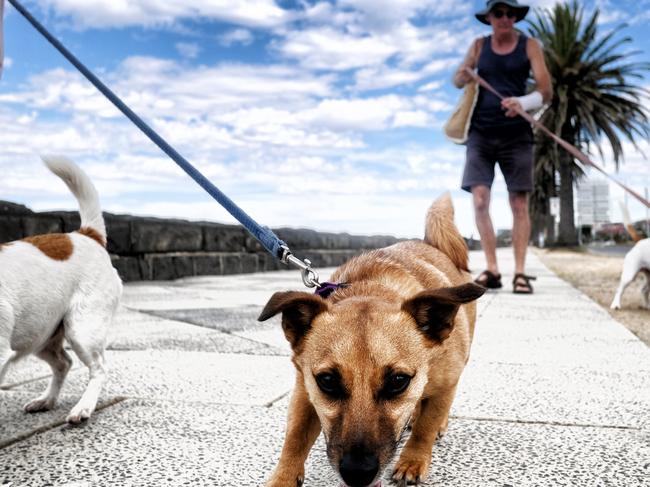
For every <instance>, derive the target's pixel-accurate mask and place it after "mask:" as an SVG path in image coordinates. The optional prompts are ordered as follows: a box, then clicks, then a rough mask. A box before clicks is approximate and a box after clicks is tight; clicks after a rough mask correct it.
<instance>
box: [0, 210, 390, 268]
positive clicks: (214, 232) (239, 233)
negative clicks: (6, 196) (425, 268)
mask: <svg viewBox="0 0 650 487" xmlns="http://www.w3.org/2000/svg"><path fill="white" fill-rule="evenodd" d="M104 219H105V221H106V228H107V232H108V251H109V252H110V254H111V258H112V261H113V265H114V266H115V268H116V269H117V270H118V272H119V273H120V276H121V277H122V279H123V280H125V281H138V280H168V279H176V278H179V277H186V276H200V275H224V274H239V273H247V272H260V271H268V270H277V269H286V268H287V267H286V266H285V265H283V264H280V263H278V262H277V261H276V260H275V259H274V258H273V257H271V256H270V255H269V254H268V252H266V250H264V249H263V248H262V246H261V245H260V244H259V243H258V242H257V240H255V238H253V237H251V236H250V235H249V234H248V232H246V230H244V229H243V227H241V226H238V225H223V224H219V223H209V222H189V221H184V220H167V219H158V218H145V217H134V216H129V215H113V214H110V213H104ZM79 225H80V221H79V214H78V213H77V212H40V213H36V212H33V211H31V210H30V209H29V208H27V207H25V206H23V205H18V204H15V203H10V202H6V201H0V242H9V241H12V240H19V239H21V238H24V237H29V236H31V235H38V234H42V233H56V232H70V231H74V230H77V229H79ZM274 232H275V233H276V235H277V236H278V237H279V238H281V239H282V240H284V241H285V242H286V243H287V244H288V245H289V247H290V248H291V250H292V251H293V253H294V254H295V255H296V256H297V257H299V258H301V259H303V258H308V259H310V260H311V261H312V263H313V264H314V267H316V268H319V267H330V266H337V265H340V264H342V263H343V262H344V261H345V260H347V259H349V258H350V257H352V256H354V255H357V254H359V253H360V252H362V251H363V250H366V249H373V248H378V247H384V246H386V245H391V244H393V243H395V242H397V241H398V239H396V238H395V237H390V236H372V237H364V236H356V235H348V234H345V233H324V232H316V231H313V230H302V229H290V228H278V229H274Z"/></svg>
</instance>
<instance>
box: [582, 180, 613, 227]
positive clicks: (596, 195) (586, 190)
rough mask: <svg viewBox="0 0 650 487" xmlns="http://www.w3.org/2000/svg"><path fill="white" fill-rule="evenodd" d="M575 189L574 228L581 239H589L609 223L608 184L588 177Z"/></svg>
mask: <svg viewBox="0 0 650 487" xmlns="http://www.w3.org/2000/svg"><path fill="white" fill-rule="evenodd" d="M577 189H578V191H577V198H576V206H577V208H576V220H577V221H576V226H577V227H578V228H579V231H580V236H581V237H584V238H587V239H591V238H592V237H593V235H594V234H595V233H596V232H597V231H598V230H599V229H600V227H601V226H603V225H605V224H608V223H610V218H609V183H608V182H607V181H606V180H604V179H599V178H594V177H589V178H584V179H583V180H582V181H580V182H579V183H578V185H577Z"/></svg>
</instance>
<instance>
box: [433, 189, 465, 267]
mask: <svg viewBox="0 0 650 487" xmlns="http://www.w3.org/2000/svg"><path fill="white" fill-rule="evenodd" d="M424 241H425V242H426V243H428V244H429V245H431V246H432V247H435V248H437V249H438V250H440V251H441V252H442V253H443V254H445V255H447V257H449V259H451V261H452V262H453V263H454V264H455V265H456V267H457V268H459V269H461V270H464V271H466V270H468V260H469V259H468V253H467V243H466V242H465V239H464V238H463V236H462V235H461V234H460V232H459V231H458V228H456V225H455V224H454V206H453V204H452V202H451V196H450V194H449V193H445V194H443V195H442V196H441V197H440V198H438V199H437V200H435V201H434V202H433V204H432V205H431V207H430V208H429V211H428V213H427V220H426V223H425V227H424Z"/></svg>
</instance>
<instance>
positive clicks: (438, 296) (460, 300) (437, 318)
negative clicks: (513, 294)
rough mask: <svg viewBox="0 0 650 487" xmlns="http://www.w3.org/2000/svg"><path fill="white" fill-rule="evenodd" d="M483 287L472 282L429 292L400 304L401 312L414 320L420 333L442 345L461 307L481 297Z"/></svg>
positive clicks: (483, 290) (419, 294) (423, 292)
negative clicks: (404, 312)
mask: <svg viewBox="0 0 650 487" xmlns="http://www.w3.org/2000/svg"><path fill="white" fill-rule="evenodd" d="M484 292H485V288H484V287H483V286H478V285H476V284H473V283H468V284H463V285H462V286H456V287H445V288H440V289H428V290H426V291H422V292H421V293H418V294H416V295H415V296H414V297H413V298H411V299H409V300H408V301H405V302H404V303H403V304H402V310H404V311H406V312H407V313H409V314H410V315H411V316H413V318H414V319H415V322H416V323H417V325H418V327H419V328H420V330H421V331H422V332H423V333H424V334H426V335H427V336H428V337H429V338H430V339H432V340H433V341H435V342H438V343H442V342H443V341H444V340H445V339H446V338H447V337H448V336H449V334H450V333H451V330H452V328H453V326H454V318H455V317H456V313H457V312H458V307H459V306H460V305H461V304H464V303H469V302H470V301H474V300H475V299H478V298H480V297H481V296H482V295H483V293H484Z"/></svg>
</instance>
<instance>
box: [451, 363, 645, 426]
mask: <svg viewBox="0 0 650 487" xmlns="http://www.w3.org/2000/svg"><path fill="white" fill-rule="evenodd" d="M647 383H648V379H647V372H641V373H637V372H635V371H630V370H627V371H609V370H606V369H605V370H598V369H592V368H577V367H558V366H552V367H544V366H539V365H519V364H509V363H484V362H477V361H472V362H470V364H468V367H467V368H466V369H465V371H464V373H463V376H462V378H461V382H460V384H459V386H458V392H457V395H456V400H455V401H454V404H453V406H452V411H453V413H454V414H456V415H460V416H467V417H472V418H474V417H480V418H489V419H502V420H509V421H537V422H542V423H559V424H568V425H571V424H575V425H593V426H599V425H600V426H608V427H622V428H626V427H629V428H635V429H642V428H647V429H650V391H649V390H648V388H647Z"/></svg>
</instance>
